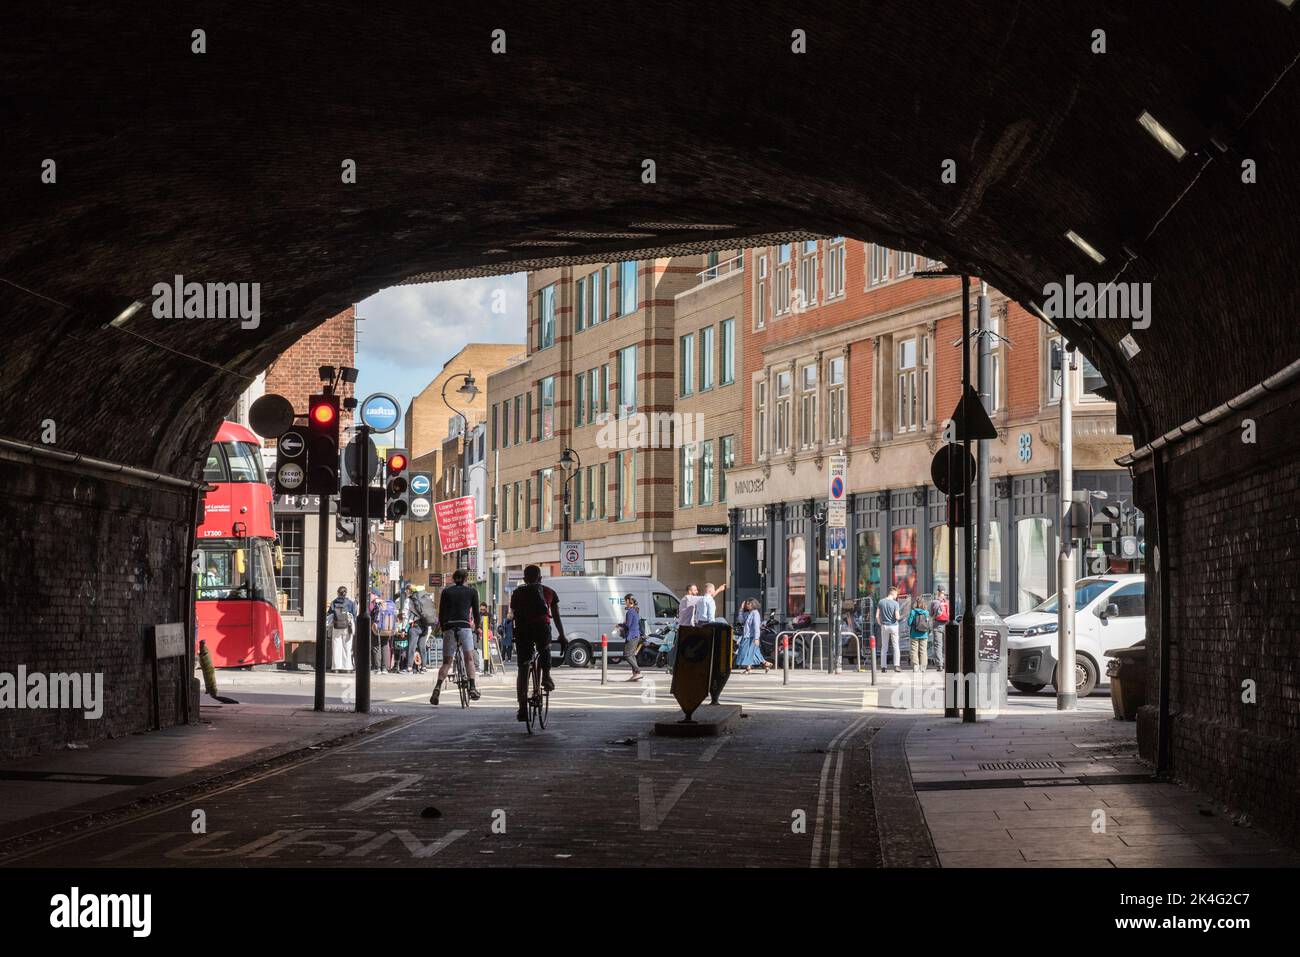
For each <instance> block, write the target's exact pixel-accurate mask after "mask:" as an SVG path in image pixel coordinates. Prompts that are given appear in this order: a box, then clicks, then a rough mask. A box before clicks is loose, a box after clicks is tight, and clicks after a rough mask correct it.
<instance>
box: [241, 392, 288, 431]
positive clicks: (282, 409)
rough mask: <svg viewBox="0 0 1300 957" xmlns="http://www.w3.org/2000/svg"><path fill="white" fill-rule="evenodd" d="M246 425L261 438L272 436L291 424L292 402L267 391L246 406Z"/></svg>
mask: <svg viewBox="0 0 1300 957" xmlns="http://www.w3.org/2000/svg"><path fill="white" fill-rule="evenodd" d="M248 425H249V427H250V428H251V429H252V430H253V431H254V432H256V433H257V434H258V435H260V436H261V437H262V438H264V439H270V438H274V437H275V436H277V435H280V434H282V433H283V432H284V431H285V430H287V429H288V428H289V427H290V426H292V425H293V403H292V402H290V401H289V400H288V399H286V398H285V397H284V396H282V395H276V394H275V393H274V392H268V393H266V395H263V396H260V397H259V398H258V400H257V401H256V402H254V403H253V404H252V405H251V406H249V407H248Z"/></svg>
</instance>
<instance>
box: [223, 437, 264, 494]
mask: <svg viewBox="0 0 1300 957" xmlns="http://www.w3.org/2000/svg"><path fill="white" fill-rule="evenodd" d="M222 444H223V445H225V447H226V461H227V463H228V464H229V465H230V478H229V479H228V481H231V482H256V483H258V484H260V485H266V484H267V481H266V472H265V471H263V469H262V452H261V450H260V449H259V448H258V447H257V446H256V445H253V444H252V443H251V442H224V443H222Z"/></svg>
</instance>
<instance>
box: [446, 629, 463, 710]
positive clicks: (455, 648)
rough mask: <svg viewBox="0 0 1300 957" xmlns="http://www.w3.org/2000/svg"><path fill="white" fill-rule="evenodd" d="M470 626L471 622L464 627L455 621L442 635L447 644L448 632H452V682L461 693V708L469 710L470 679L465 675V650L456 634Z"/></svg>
mask: <svg viewBox="0 0 1300 957" xmlns="http://www.w3.org/2000/svg"><path fill="white" fill-rule="evenodd" d="M468 626H469V622H465V623H464V625H463V626H462V624H461V623H460V622H455V621H453V622H449V623H448V627H447V628H445V629H443V633H442V636H443V637H442V640H443V641H444V642H445V641H447V640H448V639H447V631H448V630H449V629H450V630H451V635H452V637H451V639H450V640H451V642H452V649H451V662H452V671H451V680H452V681H454V682H455V683H456V690H457V691H459V692H460V706H461V707H462V708H468V707H469V677H468V676H467V675H466V674H465V649H463V648H462V647H461V646H460V642H459V641H457V640H456V632H457V631H458V630H459V629H460V628H462V627H468ZM444 654H445V652H444ZM443 660H446V659H443Z"/></svg>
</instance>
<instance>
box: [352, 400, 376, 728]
mask: <svg viewBox="0 0 1300 957" xmlns="http://www.w3.org/2000/svg"><path fill="white" fill-rule="evenodd" d="M372 431H373V430H372V429H371V428H370V426H368V425H364V424H363V425H361V426H360V427H359V428H358V429H357V441H358V443H359V448H360V450H361V453H362V454H359V455H358V456H357V457H358V458H359V459H361V460H362V465H361V470H360V471H361V476H360V479H361V490H362V494H361V496H360V498H361V527H360V528H358V529H357V541H358V545H359V546H360V548H359V550H360V552H361V554H360V555H358V556H357V578H358V581H357V601H358V602H359V604H358V606H357V633H356V636H355V637H354V638H353V640H352V642H353V643H352V647H353V648H354V649H355V654H354V655H353V658H354V659H355V661H356V669H357V707H356V711H357V714H369V713H370V468H371V465H372V463H371V461H370V456H369V455H366V454H364V453H366V452H367V451H368V450H369V448H370V433H371V432H372Z"/></svg>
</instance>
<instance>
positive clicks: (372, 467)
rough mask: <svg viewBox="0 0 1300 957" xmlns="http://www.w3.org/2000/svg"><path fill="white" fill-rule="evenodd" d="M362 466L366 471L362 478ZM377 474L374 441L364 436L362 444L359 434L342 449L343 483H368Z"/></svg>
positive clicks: (377, 453) (377, 454) (376, 450)
mask: <svg viewBox="0 0 1300 957" xmlns="http://www.w3.org/2000/svg"><path fill="white" fill-rule="evenodd" d="M363 449H364V451H363ZM358 456H360V457H358ZM363 466H364V468H365V473H366V474H365V477H364V478H362V476H361V470H362V467H363ZM378 474H379V450H378V449H377V448H375V443H374V442H372V441H371V440H370V437H369V436H367V437H366V441H365V445H362V444H361V436H359V435H358V436H357V437H356V438H354V439H353V440H352V441H351V442H349V443H348V445H347V448H345V449H344V450H343V483H344V484H345V485H369V484H370V482H371V480H372V479H374V477H375V476H376V475H378ZM380 514H381V515H382V514H383V509H380Z"/></svg>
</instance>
